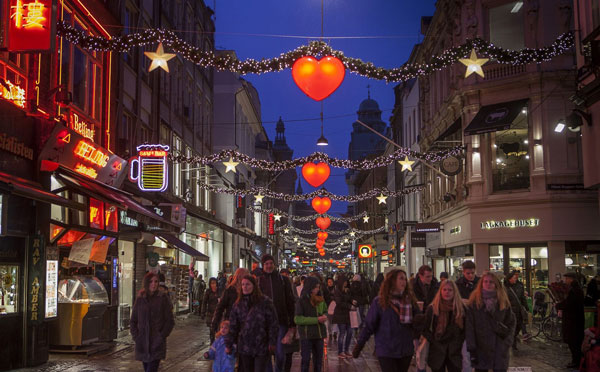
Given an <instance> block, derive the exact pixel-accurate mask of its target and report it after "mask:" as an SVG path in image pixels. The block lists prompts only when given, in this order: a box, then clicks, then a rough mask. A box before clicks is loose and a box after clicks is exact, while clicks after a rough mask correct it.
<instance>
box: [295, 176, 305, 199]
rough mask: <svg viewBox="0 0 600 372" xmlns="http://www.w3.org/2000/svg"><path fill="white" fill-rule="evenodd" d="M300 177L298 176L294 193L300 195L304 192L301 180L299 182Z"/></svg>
mask: <svg viewBox="0 0 600 372" xmlns="http://www.w3.org/2000/svg"><path fill="white" fill-rule="evenodd" d="M301 180H302V178H301V177H298V187H296V195H301V194H304V192H303V191H302V182H301Z"/></svg>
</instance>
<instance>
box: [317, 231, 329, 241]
mask: <svg viewBox="0 0 600 372" xmlns="http://www.w3.org/2000/svg"><path fill="white" fill-rule="evenodd" d="M328 236H329V234H327V233H326V232H325V231H319V232H318V233H317V238H319V239H321V240H325V239H327V237H328Z"/></svg>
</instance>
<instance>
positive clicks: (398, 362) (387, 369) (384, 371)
mask: <svg viewBox="0 0 600 372" xmlns="http://www.w3.org/2000/svg"><path fill="white" fill-rule="evenodd" d="M377 359H379V366H380V367H381V372H407V371H408V367H410V361H411V360H412V356H407V357H404V358H384V357H379V358H377Z"/></svg>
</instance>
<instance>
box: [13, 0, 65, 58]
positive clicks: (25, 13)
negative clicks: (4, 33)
mask: <svg viewBox="0 0 600 372" xmlns="http://www.w3.org/2000/svg"><path fill="white" fill-rule="evenodd" d="M55 8H56V7H55V6H53V1H52V0H10V1H9V8H8V15H9V16H8V17H7V18H8V51H9V52H33V51H37V52H42V51H49V50H50V49H51V48H52V39H53V38H52V35H53V33H54V32H55V30H56V27H55V25H56V20H55V19H56V14H55V13H56V9H55Z"/></svg>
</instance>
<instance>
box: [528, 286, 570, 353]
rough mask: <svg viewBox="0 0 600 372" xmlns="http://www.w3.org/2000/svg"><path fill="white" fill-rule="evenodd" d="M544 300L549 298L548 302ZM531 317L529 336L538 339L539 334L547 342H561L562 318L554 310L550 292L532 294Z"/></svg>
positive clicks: (554, 305)
mask: <svg viewBox="0 0 600 372" xmlns="http://www.w3.org/2000/svg"><path fill="white" fill-rule="evenodd" d="M546 298H549V299H550V301H547V300H546ZM532 315H533V317H532V322H531V326H530V332H529V333H530V334H531V336H533V337H538V336H539V335H540V333H541V334H543V335H544V337H545V338H546V339H547V340H550V341H561V340H562V318H561V317H560V316H559V315H558V311H557V310H556V299H555V298H554V296H553V295H552V292H550V291H548V290H546V291H545V292H540V291H538V292H536V293H535V294H534V296H533V313H532Z"/></svg>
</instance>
